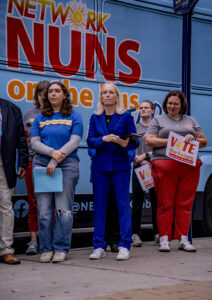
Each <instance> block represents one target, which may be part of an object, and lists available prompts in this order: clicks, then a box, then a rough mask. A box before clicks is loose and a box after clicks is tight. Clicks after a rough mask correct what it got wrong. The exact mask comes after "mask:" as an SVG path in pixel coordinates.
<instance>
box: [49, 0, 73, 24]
mask: <svg viewBox="0 0 212 300" xmlns="http://www.w3.org/2000/svg"><path fill="white" fill-rule="evenodd" d="M69 9H70V7H69V6H67V7H66V10H65V13H64V12H63V5H62V3H59V5H58V7H57V9H56V11H55V3H54V2H51V10H52V22H53V23H55V22H56V21H57V18H58V16H59V15H60V20H61V23H62V24H63V25H64V23H65V20H66V17H67V15H68V12H69Z"/></svg>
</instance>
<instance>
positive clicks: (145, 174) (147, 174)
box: [135, 164, 154, 191]
mask: <svg viewBox="0 0 212 300" xmlns="http://www.w3.org/2000/svg"><path fill="white" fill-rule="evenodd" d="M135 173H136V175H137V177H138V181H139V183H140V185H141V187H142V189H143V190H144V191H146V190H148V189H150V188H151V187H153V186H154V181H153V178H152V174H151V168H150V166H149V164H146V165H144V166H141V167H139V168H136V169H135Z"/></svg>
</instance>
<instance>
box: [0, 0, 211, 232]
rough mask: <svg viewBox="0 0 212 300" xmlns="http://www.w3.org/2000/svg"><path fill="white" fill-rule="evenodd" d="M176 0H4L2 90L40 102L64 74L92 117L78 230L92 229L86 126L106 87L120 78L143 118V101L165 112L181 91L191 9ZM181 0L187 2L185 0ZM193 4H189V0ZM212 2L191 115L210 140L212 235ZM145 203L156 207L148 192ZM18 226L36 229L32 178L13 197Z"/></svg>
mask: <svg viewBox="0 0 212 300" xmlns="http://www.w3.org/2000/svg"><path fill="white" fill-rule="evenodd" d="M174 2H175V4H176V1H173V0H137V1H136V0H70V1H67V0H1V1H0V40H1V43H0V78H1V81H0V97H1V98H3V99H7V100H9V101H11V102H13V103H15V104H16V105H18V106H19V107H20V108H21V111H22V113H23V114H24V113H25V112H26V111H27V110H28V109H30V108H32V107H33V93H34V89H35V86H36V84H37V82H39V81H40V80H49V81H53V80H60V81H62V82H63V83H64V84H65V85H66V86H67V88H68V90H69V92H70V94H71V98H72V102H73V106H74V109H75V110H77V111H79V112H80V114H81V115H82V118H83V122H84V135H83V139H82V141H81V143H80V146H79V158H80V179H79V183H78V185H77V188H76V196H75V202H74V229H86V228H91V227H92V226H93V209H94V204H93V198H92V187H91V184H90V164H91V161H90V158H89V156H88V151H87V143H86V133H87V128H88V124H89V119H90V116H91V114H92V113H93V112H94V111H95V110H96V106H97V99H98V94H99V89H100V87H101V84H102V83H104V82H106V81H109V82H113V83H115V84H116V85H117V86H118V88H119V89H120V91H121V97H122V101H123V105H124V108H125V109H126V110H131V111H132V114H133V117H134V119H135V122H136V121H137V120H138V107H139V102H140V101H141V100H142V99H150V100H152V101H153V102H154V104H155V114H156V115H157V114H160V113H162V101H163V99H164V96H165V95H166V94H167V92H168V91H170V90H172V89H181V88H182V30H183V16H181V15H179V14H176V13H175V12H174V9H173V6H174V5H173V3H174ZM177 2H180V1H177ZM184 2H185V1H184ZM211 74H212V3H211V0H199V1H197V4H196V6H195V8H194V11H193V14H192V39H191V103H190V111H191V115H192V116H193V117H195V119H196V120H197V121H198V122H199V124H200V125H201V127H202V129H203V132H204V133H205V135H206V137H207V139H208V146H207V148H204V149H201V150H200V157H201V160H202V162H203V165H202V167H201V176H200V181H199V186H198V189H197V193H196V197H195V202H194V209H193V220H194V221H199V222H201V226H203V227H204V230H205V231H206V232H207V234H209V235H212V126H211V112H212V76H211ZM145 203H146V208H148V207H149V208H150V205H149V204H150V203H149V202H148V198H147V199H146V202H145ZM13 204H14V212H15V216H16V219H15V220H16V223H15V224H16V228H15V231H17V232H23V231H27V225H26V224H27V221H26V220H27V213H28V203H27V194H26V187H25V183H24V181H23V180H18V183H17V185H16V188H15V190H14V196H13Z"/></svg>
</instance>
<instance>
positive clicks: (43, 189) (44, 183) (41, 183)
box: [33, 167, 63, 193]
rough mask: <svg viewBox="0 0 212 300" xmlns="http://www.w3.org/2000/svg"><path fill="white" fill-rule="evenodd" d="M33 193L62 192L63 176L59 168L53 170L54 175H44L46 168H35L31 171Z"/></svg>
mask: <svg viewBox="0 0 212 300" xmlns="http://www.w3.org/2000/svg"><path fill="white" fill-rule="evenodd" d="M33 179H34V191H35V193H49V192H62V191H63V175H62V171H61V169H60V168H55V170H54V175H53V176H49V175H47V174H46V168H43V167H36V168H34V169H33Z"/></svg>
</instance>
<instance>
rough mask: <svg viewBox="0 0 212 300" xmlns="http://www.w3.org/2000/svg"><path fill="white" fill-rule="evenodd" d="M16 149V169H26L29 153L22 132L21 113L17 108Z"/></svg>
mask: <svg viewBox="0 0 212 300" xmlns="http://www.w3.org/2000/svg"><path fill="white" fill-rule="evenodd" d="M16 117H17V135H18V136H17V149H18V167H22V168H25V169H26V168H27V165H28V160H29V153H28V147H27V143H26V137H25V132H24V125H23V119H22V115H21V111H20V109H19V108H17V114H16Z"/></svg>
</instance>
